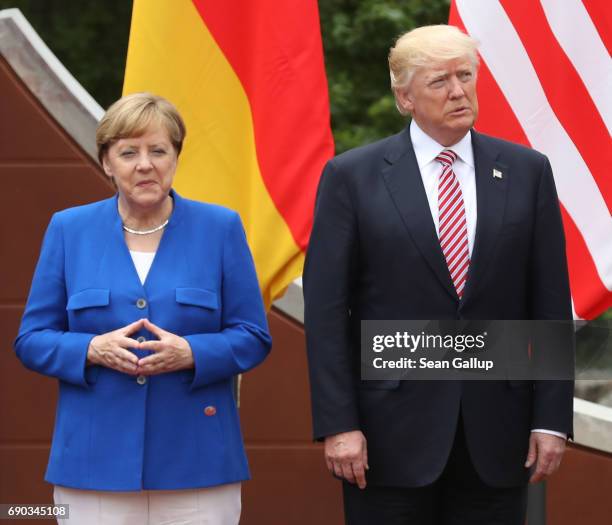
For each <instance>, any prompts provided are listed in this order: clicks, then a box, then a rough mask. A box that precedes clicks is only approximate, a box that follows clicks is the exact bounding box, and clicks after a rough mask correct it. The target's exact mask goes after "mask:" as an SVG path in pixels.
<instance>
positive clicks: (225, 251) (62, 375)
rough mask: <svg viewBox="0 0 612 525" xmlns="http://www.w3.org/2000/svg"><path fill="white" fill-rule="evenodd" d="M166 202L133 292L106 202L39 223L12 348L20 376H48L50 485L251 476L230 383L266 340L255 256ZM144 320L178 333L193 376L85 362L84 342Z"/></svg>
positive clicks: (197, 208) (236, 225)
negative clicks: (39, 240) (136, 372)
mask: <svg viewBox="0 0 612 525" xmlns="http://www.w3.org/2000/svg"><path fill="white" fill-rule="evenodd" d="M171 195H172V197H173V198H174V211H173V213H172V216H171V218H170V222H169V223H168V226H167V227H166V230H165V232H164V235H163V237H162V239H161V242H160V244H159V248H158V251H157V254H156V255H155V259H154V261H153V265H152V266H151V270H150V272H149V274H148V276H147V279H146V281H145V283H144V285H142V284H141V283H140V279H139V278H138V275H137V273H136V269H135V267H134V264H133V263H132V259H131V256H130V253H129V251H128V248H127V245H126V243H125V240H124V236H123V231H122V226H121V218H120V216H119V214H118V211H117V197H113V198H110V199H107V200H103V201H100V202H95V203H92V204H88V205H86V206H80V207H76V208H71V209H68V210H64V211H61V212H59V213H56V214H55V215H54V216H53V218H52V219H51V223H50V224H49V227H48V229H47V232H46V234H45V238H44V241H43V245H42V249H41V254H40V259H39V261H38V265H37V267H36V271H35V274H34V279H33V282H32V288H31V291H30V296H29V298H28V302H27V305H26V309H25V312H24V315H23V320H22V323H21V328H20V330H19V335H18V337H17V339H16V341H15V350H16V352H17V355H18V357H19V359H21V361H22V362H23V363H24V365H25V366H26V367H28V368H30V369H32V370H35V371H37V372H40V373H42V374H45V375H49V376H52V377H56V378H58V379H59V385H60V390H59V400H58V407H57V414H56V421H55V430H54V434H53V443H52V446H51V454H50V458H49V465H48V468H47V473H46V477H45V479H46V480H47V481H49V482H51V483H54V484H57V485H63V486H67V487H74V488H81V489H97V490H116V491H128V490H140V489H167V490H168V489H182V488H195V487H207V486H212V485H218V484H222V483H231V482H236V481H240V480H244V479H248V477H249V471H248V466H247V460H246V456H245V453H244V448H243V444H242V437H241V432H240V425H239V419H238V413H237V410H236V404H235V402H234V397H233V390H232V377H233V376H235V375H236V374H239V373H241V372H245V371H246V370H249V369H250V368H253V367H254V366H256V365H257V364H258V363H260V362H261V361H262V360H263V359H264V358H265V357H266V355H267V353H268V351H269V350H270V344H271V340H270V336H269V334H268V328H267V324H266V317H265V312H264V307H263V303H262V299H261V294H260V290H259V286H258V282H257V276H256V274H255V269H254V266H253V260H252V258H251V254H250V252H249V248H248V245H247V242H246V238H245V235H244V231H243V228H242V225H241V222H240V218H239V216H238V214H236V213H235V212H233V211H230V210H228V209H225V208H222V207H219V206H214V205H210V204H203V203H199V202H195V201H191V200H187V199H183V198H181V197H180V196H179V195H178V194H176V193H175V192H174V191H173V192H172V193H171ZM143 317H146V318H148V319H150V320H151V321H152V322H153V323H155V324H156V325H158V326H160V327H161V328H163V329H164V330H167V331H170V332H173V333H175V334H177V335H180V336H183V337H185V339H187V341H188V342H189V344H190V345H191V349H192V351H193V357H194V360H195V368H193V369H191V370H181V371H178V372H172V373H166V374H160V375H155V376H150V377H147V378H146V381H143V378H140V381H137V378H136V377H134V376H130V375H127V374H124V373H121V372H117V371H116V370H112V369H110V368H105V367H100V366H87V365H86V356H87V348H88V346H89V342H90V340H91V339H92V338H93V337H94V336H95V335H98V334H102V333H105V332H109V331H112V330H115V329H117V328H119V327H122V326H125V325H127V324H129V323H131V322H133V321H136V320H138V319H140V318H143ZM132 337H133V338H135V339H136V338H138V337H145V338H152V337H153V335H152V334H151V333H149V332H147V331H146V330H141V331H140V332H137V333H135V334H133V335H132ZM134 352H135V353H136V354H137V355H139V356H145V355H147V354H148V352H145V351H140V350H134Z"/></svg>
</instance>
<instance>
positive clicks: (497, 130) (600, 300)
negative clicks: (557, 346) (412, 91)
mask: <svg viewBox="0 0 612 525" xmlns="http://www.w3.org/2000/svg"><path fill="white" fill-rule="evenodd" d="M449 24H452V25H455V26H457V27H459V28H460V29H461V30H463V31H465V32H467V31H466V29H465V25H464V24H463V21H462V20H461V17H460V16H459V13H458V11H457V7H456V5H455V2H453V3H452V4H451V9H450V16H449ZM478 104H479V106H480V112H479V116H478V121H477V126H476V127H477V129H478V130H479V131H482V132H483V133H488V134H490V135H493V136H496V137H503V138H505V139H506V140H510V141H512V142H516V143H518V144H524V145H525V146H530V147H531V144H530V143H529V141H528V140H527V136H526V135H525V132H524V131H523V128H522V127H521V124H520V122H519V121H518V119H517V118H516V115H515V114H514V112H513V111H512V108H511V107H510V104H509V103H508V101H507V99H506V97H505V96H504V94H503V92H502V91H501V89H500V87H499V85H498V84H497V82H496V81H495V79H494V78H493V75H492V74H491V71H490V70H489V68H488V67H487V65H486V64H485V63H484V61H481V64H480V70H479V72H478ZM561 214H562V217H563V225H564V230H565V238H566V245H567V249H566V254H567V260H568V268H569V274H570V285H571V289H572V299H573V301H574V309H575V311H576V314H577V315H578V316H579V317H581V318H583V319H593V318H594V317H596V316H598V315H599V314H600V313H601V312H603V311H605V310H606V309H607V308H610V307H611V306H612V303H611V301H612V300H611V295H610V292H609V291H608V290H607V288H606V287H605V286H604V284H603V281H602V280H601V278H600V277H599V273H598V272H597V268H596V267H595V263H594V262H593V258H592V257H591V253H590V252H589V249H588V247H587V245H586V243H585V242H584V238H583V236H582V234H581V233H580V231H579V230H578V228H577V227H576V224H575V223H574V221H573V220H572V219H571V217H570V216H569V215H568V214H567V212H566V211H565V208H564V207H563V205H562V204H561Z"/></svg>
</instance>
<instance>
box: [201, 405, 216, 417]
mask: <svg viewBox="0 0 612 525" xmlns="http://www.w3.org/2000/svg"><path fill="white" fill-rule="evenodd" d="M216 413H217V409H216V408H215V407H214V406H212V405H210V406H207V407H206V408H205V409H204V414H206V415H207V416H214V415H215V414H216Z"/></svg>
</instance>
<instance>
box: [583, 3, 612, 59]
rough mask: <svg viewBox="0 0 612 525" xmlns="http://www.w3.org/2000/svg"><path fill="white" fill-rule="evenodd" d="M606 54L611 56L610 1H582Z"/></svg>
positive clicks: (611, 18)
mask: <svg viewBox="0 0 612 525" xmlns="http://www.w3.org/2000/svg"><path fill="white" fill-rule="evenodd" d="M582 3H583V4H584V7H585V8H586V10H587V11H588V13H589V16H590V17H591V20H592V22H593V25H594V26H595V28H596V29H597V32H598V33H599V36H600V38H601V41H602V42H603V43H604V46H606V49H607V50H608V54H612V9H610V0H582Z"/></svg>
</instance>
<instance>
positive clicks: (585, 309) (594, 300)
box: [561, 204, 612, 319]
mask: <svg viewBox="0 0 612 525" xmlns="http://www.w3.org/2000/svg"><path fill="white" fill-rule="evenodd" d="M561 216H562V218H563V227H564V229H565V239H566V242H567V264H568V267H569V274H570V286H571V289H572V298H573V300H574V310H575V311H576V314H577V315H578V317H580V318H582V319H593V318H595V317H597V316H598V315H599V314H601V312H605V311H606V310H607V309H608V308H612V294H610V292H609V291H608V290H607V289H606V287H605V286H604V285H603V282H602V281H601V279H599V274H598V273H597V269H596V268H595V263H594V262H593V259H592V258H591V254H590V252H589V250H588V248H587V245H586V243H585V242H584V238H583V237H582V234H581V233H580V230H578V227H577V226H576V224H575V223H574V221H573V220H572V218H571V217H570V216H569V215H568V213H567V212H566V211H565V208H564V207H563V204H561Z"/></svg>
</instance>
